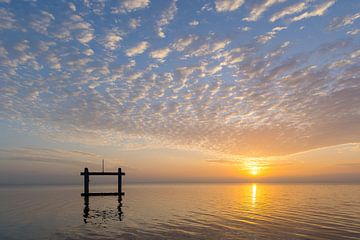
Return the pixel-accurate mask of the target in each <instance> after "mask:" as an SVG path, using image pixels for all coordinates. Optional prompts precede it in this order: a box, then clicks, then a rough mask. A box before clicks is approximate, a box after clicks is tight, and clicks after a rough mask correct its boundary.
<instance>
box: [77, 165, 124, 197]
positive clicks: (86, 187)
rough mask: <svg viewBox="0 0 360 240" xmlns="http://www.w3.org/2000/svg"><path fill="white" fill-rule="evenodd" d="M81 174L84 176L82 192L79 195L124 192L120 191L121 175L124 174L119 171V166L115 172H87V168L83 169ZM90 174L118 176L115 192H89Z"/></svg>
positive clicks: (109, 194)
mask: <svg viewBox="0 0 360 240" xmlns="http://www.w3.org/2000/svg"><path fill="white" fill-rule="evenodd" d="M80 175H81V176H84V192H83V193H82V194H81V196H122V195H125V193H124V192H123V191H122V176H123V175H125V173H124V172H122V171H121V168H118V171H117V172H89V169H88V168H85V169H84V172H81V174H80ZM90 175H98V176H99V175H100V176H118V191H117V192H105V193H102V192H101V193H99V192H97V193H96V192H95V193H91V192H89V178H90Z"/></svg>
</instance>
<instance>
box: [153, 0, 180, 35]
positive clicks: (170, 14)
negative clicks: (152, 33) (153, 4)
mask: <svg viewBox="0 0 360 240" xmlns="http://www.w3.org/2000/svg"><path fill="white" fill-rule="evenodd" d="M176 12H177V7H176V0H173V1H172V2H171V4H170V6H169V7H168V8H167V9H165V11H164V12H162V14H161V15H160V19H159V20H158V21H157V22H156V32H157V34H158V36H159V37H161V38H164V37H165V33H164V29H163V28H164V27H165V26H166V25H168V24H170V22H171V21H172V20H173V19H174V17H175V15H176Z"/></svg>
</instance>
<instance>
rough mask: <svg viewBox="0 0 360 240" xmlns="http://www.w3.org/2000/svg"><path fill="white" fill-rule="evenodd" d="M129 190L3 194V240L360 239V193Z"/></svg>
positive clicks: (257, 188) (255, 187) (6, 190)
mask: <svg viewBox="0 0 360 240" xmlns="http://www.w3.org/2000/svg"><path fill="white" fill-rule="evenodd" d="M125 187H126V188H125V192H126V195H125V197H123V199H122V201H119V199H118V198H117V197H111V196H109V197H90V198H89V201H86V200H85V199H84V198H82V197H80V193H81V190H82V189H81V186H56V187H48V186H47V187H1V188H0V239H360V185H326V184H324V185H321V184H314V185H310V184H304V185H301V184H296V185H290V184H278V185H272V184H184V185H130V184H129V185H126V186H125ZM102 188H103V189H102V190H103V191H105V190H110V189H108V188H110V186H104V187H102Z"/></svg>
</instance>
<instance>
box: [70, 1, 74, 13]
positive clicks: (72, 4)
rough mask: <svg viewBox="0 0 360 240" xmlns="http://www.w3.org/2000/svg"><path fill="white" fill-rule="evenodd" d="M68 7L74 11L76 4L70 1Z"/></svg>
mask: <svg viewBox="0 0 360 240" xmlns="http://www.w3.org/2000/svg"><path fill="white" fill-rule="evenodd" d="M69 8H70V9H71V11H74V12H76V5H75V4H74V3H72V2H70V3H69Z"/></svg>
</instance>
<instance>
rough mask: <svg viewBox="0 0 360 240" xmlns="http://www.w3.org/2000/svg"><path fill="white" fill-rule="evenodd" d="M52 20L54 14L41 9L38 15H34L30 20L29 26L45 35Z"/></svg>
mask: <svg viewBox="0 0 360 240" xmlns="http://www.w3.org/2000/svg"><path fill="white" fill-rule="evenodd" d="M54 20H55V17H54V15H52V14H51V13H49V12H46V11H41V12H40V15H37V16H35V19H34V20H32V21H31V23H30V26H31V27H32V28H33V29H34V30H35V31H37V32H39V33H42V34H45V35H46V34H47V28H48V27H49V26H50V24H51V22H52V21H54Z"/></svg>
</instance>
